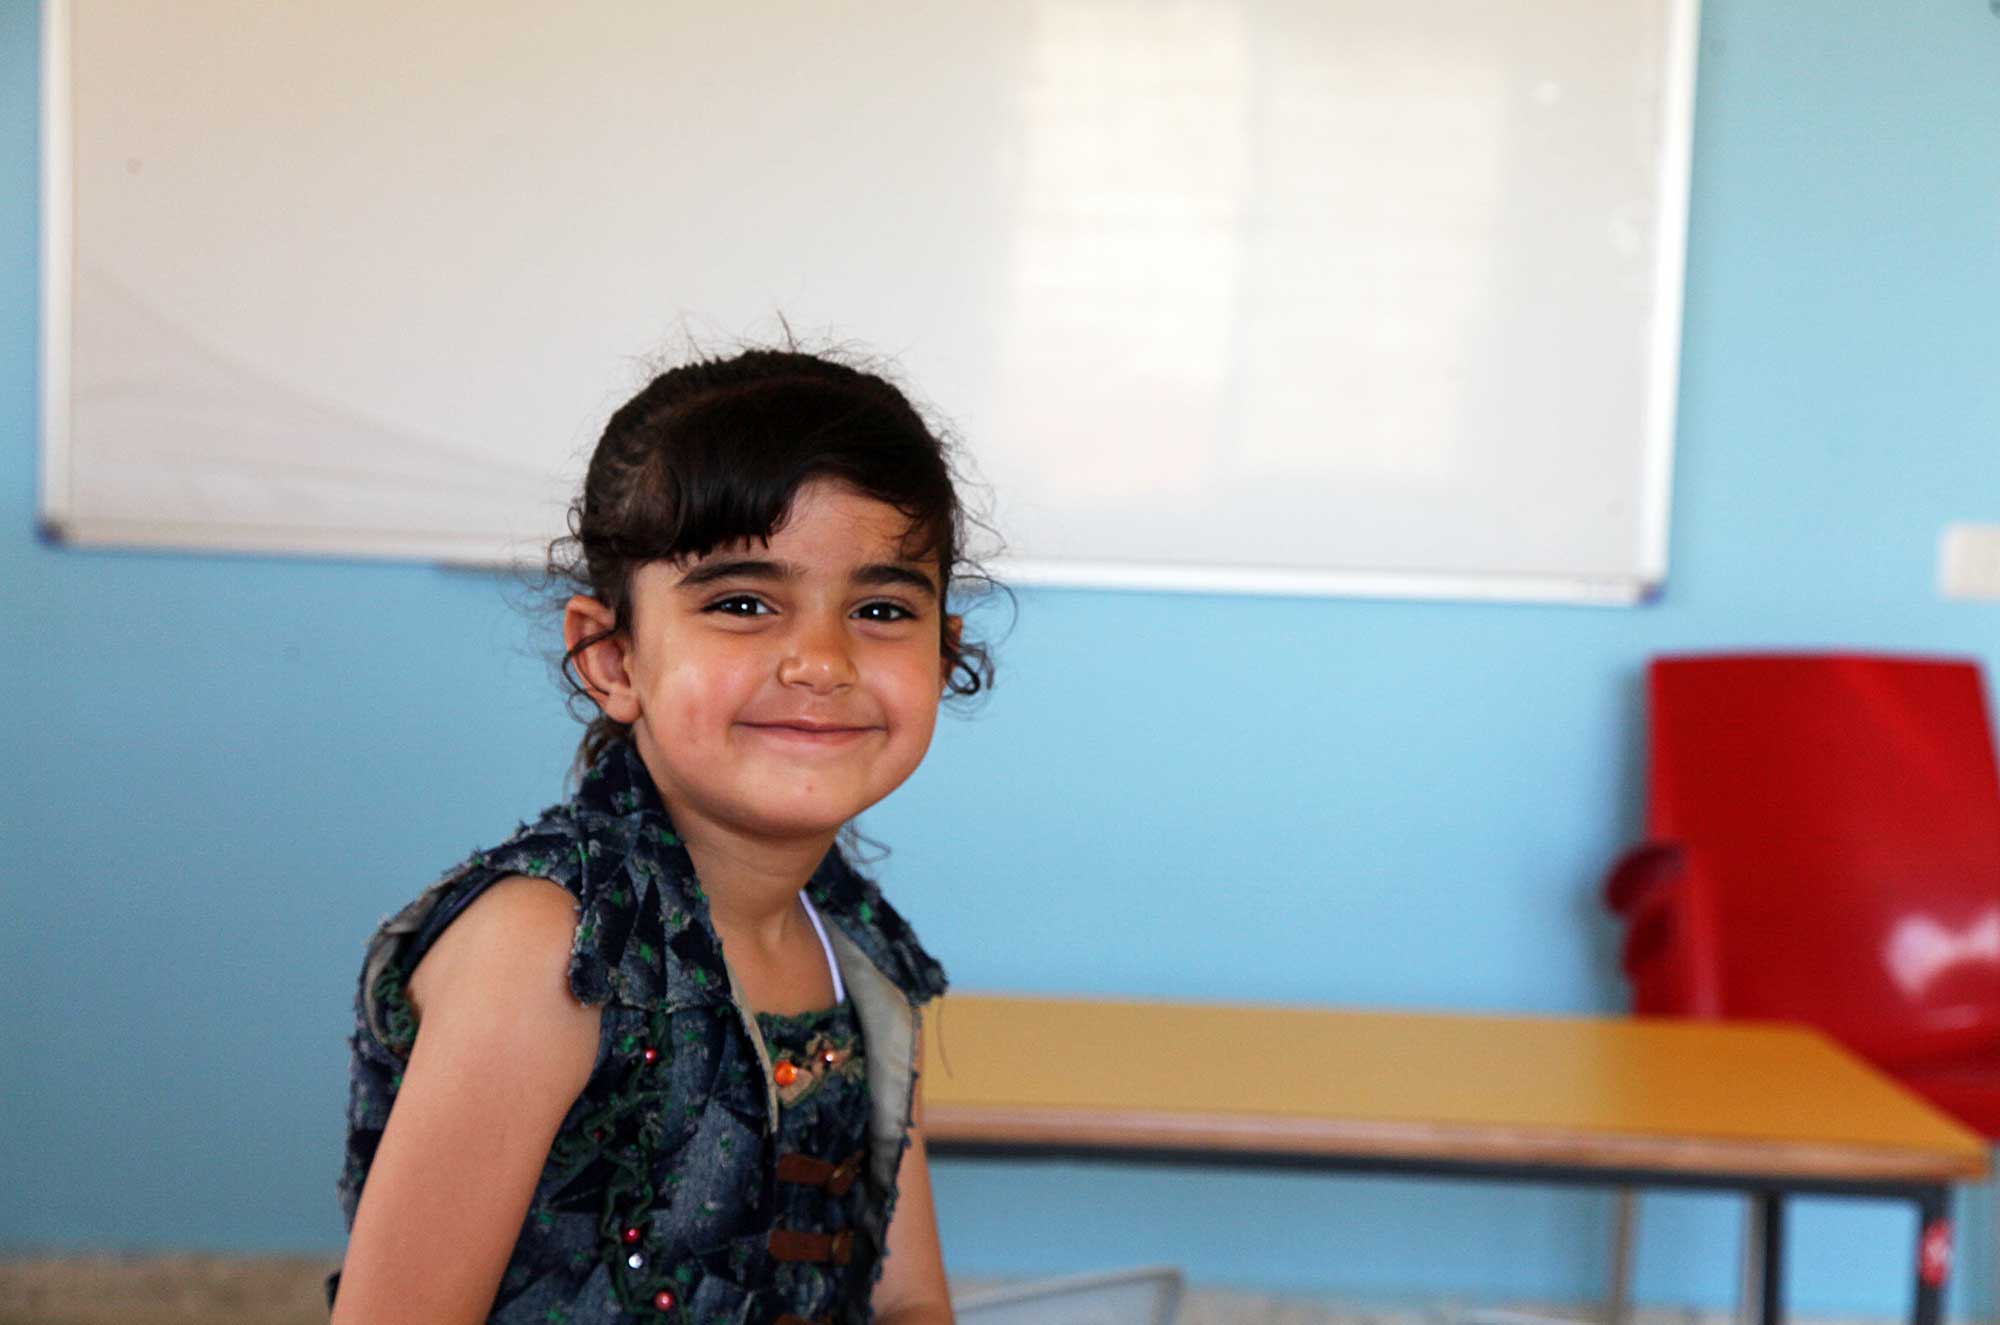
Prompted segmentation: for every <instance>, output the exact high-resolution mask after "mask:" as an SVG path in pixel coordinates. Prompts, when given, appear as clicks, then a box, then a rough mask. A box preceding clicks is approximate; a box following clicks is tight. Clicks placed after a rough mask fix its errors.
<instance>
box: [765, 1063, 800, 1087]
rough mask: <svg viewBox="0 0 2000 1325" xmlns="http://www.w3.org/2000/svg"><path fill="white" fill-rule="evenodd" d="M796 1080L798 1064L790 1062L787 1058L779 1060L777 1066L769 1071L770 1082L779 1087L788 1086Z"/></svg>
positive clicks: (797, 1077)
mask: <svg viewBox="0 0 2000 1325" xmlns="http://www.w3.org/2000/svg"><path fill="white" fill-rule="evenodd" d="M798 1079H799V1069H798V1064H796V1063H794V1062H792V1060H791V1059H789V1058H781V1059H779V1060H778V1065H777V1066H776V1067H774V1068H772V1069H771V1080H773V1081H775V1082H777V1083H778V1084H779V1085H781V1086H789V1085H791V1084H792V1083H793V1082H794V1081H797V1080H798Z"/></svg>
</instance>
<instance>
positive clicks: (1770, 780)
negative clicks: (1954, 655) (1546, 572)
mask: <svg viewBox="0 0 2000 1325" xmlns="http://www.w3.org/2000/svg"><path fill="white" fill-rule="evenodd" d="M1650 682H1651V685H1650V689H1651V704H1652V722H1651V727H1652V751H1651V760H1650V774H1651V798H1650V805H1649V811H1648V829H1649V835H1650V836H1651V837H1652V838H1653V839H1654V840H1656V841H1663V842H1677V843H1679V844H1681V845H1682V846H1683V848H1684V849H1685V853H1686V854H1685V858H1684V859H1685V874H1684V878H1683V884H1682V886H1684V887H1686V888H1688V889H1689V890H1690V891H1691V893H1692V894H1693V895H1692V896H1691V898H1690V899H1689V904H1690V907H1691V908H1692V909H1693V911H1694V912H1695V913H1696V914H1698V915H1699V916H1700V918H1701V923H1702V924H1704V925H1712V926H1713V929H1714V933H1713V935H1712V942H1713V945H1714V948H1713V960H1715V961H1716V962H1718V964H1719V970H1718V971H1717V977H1718V979H1719V983H1720V1002H1721V1011H1722V1012H1723V1013H1724V1015H1727V1016H1732V1017H1782V1018H1788V1019H1795V1020H1802V1021H1807V1022H1811V1023H1813V1024H1815V1025H1818V1026H1820V1027H1822V1028H1823V1029H1825V1030H1827V1031H1829V1032H1831V1033H1832V1034H1834V1035H1835V1036H1836V1037H1838V1038H1840V1039H1842V1040H1844V1041H1845V1042H1846V1043H1848V1044H1849V1045H1850V1046H1852V1047H1853V1048H1855V1049H1857V1050H1859V1051H1860V1052H1862V1053H1864V1054H1866V1055H1867V1056H1869V1057H1871V1058H1874V1059H1876V1060H1877V1061H1879V1062H1898V1061H1902V1062H1907V1061H1911V1060H1914V1059H1920V1058H1923V1057H1925V1056H1927V1055H1932V1054H1937V1053H1944V1052H1949V1051H1951V1050H1954V1049H1958V1048H1962V1047H1964V1046H1966V1045H1968V1044H1971V1043H1976V1042H1980V1041H1993V1040H1996V1039H2000V775H1996V772H1995V765H1994V752H1993V738H1992V734H1991V731H1990V729H1989V726H1988V721H1987V711H1986V701H1985V696H1984V693H1983V690H1982V687H1981V684H1980V679H1979V672H1978V668H1977V667H1976V666H1975V665H1974V664H1972V663H1969V662H1957V661H1943V660H1934V659H1916V658H1893V657H1882V656H1865V655H1852V654H1844V655H1776V654H1767V655H1733V656H1705V657H1674V658H1663V659H1660V660H1658V661H1656V662H1655V663H1654V664H1653V666H1652V669H1651V673H1650Z"/></svg>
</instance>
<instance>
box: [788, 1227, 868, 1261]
mask: <svg viewBox="0 0 2000 1325" xmlns="http://www.w3.org/2000/svg"><path fill="white" fill-rule="evenodd" d="M766 1245H767V1246H769V1248H770V1249H771V1257H772V1259H773V1260H780V1261H824V1262H829V1263H831V1264H834V1265H845V1264H847V1262H848V1260H849V1259H850V1258H851V1257H852V1256H853V1255H854V1232H853V1230H851V1229H845V1228H843V1229H841V1230H840V1232H838V1233H833V1234H827V1233H806V1232H803V1231H801V1230H799V1229H795V1228H774V1229H772V1230H771V1237H770V1240H769V1241H768V1242H767V1243H766Z"/></svg>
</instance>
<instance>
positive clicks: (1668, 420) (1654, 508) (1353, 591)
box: [40, 0, 1701, 607]
mask: <svg viewBox="0 0 2000 1325" xmlns="http://www.w3.org/2000/svg"><path fill="white" fill-rule="evenodd" d="M1667 13H1668V34H1667V50H1666V61H1665V66H1664V70H1663V79H1662V86H1661V144H1660V162H1659V168H1660V175H1659V179H1658V185H1659V199H1660V206H1659V208H1658V210H1657V212H1656V213H1655V233H1654V236H1653V239H1654V248H1653V252H1654V264H1653V292H1654V302H1653V326H1652V335H1651V338H1650V350H1651V358H1650V362H1649V364H1648V370H1647V379H1648V385H1649V388H1650V392H1651V398H1650V400H1649V402H1648V405H1649V408H1648V411H1647V420H1646V435H1645V437H1644V438H1643V439H1642V443H1641V447H1642V451H1641V455H1642V461H1643V463H1642V471H1643V483H1642V492H1641V501H1642V502H1643V506H1642V509H1641V511H1640V523H1641V531H1640V537H1641V540H1642V547H1641V549H1640V555H1641V565H1642V570H1641V573H1640V574H1639V575H1638V576H1636V577H1617V578H1603V577H1580V576H1563V575H1546V574H1532V573H1522V574H1509V573H1496V574H1491V575H1477V574H1464V573H1454V574H1440V573H1435V572H1422V571H1383V570H1299V569H1288V568H1284V567H1215V566H1197V565H1159V564H1137V563H1134V564H1118V563H1110V562H1092V561H1078V562H1060V561H1041V560H1029V559H1023V560H1019V561H1013V560H1005V559H1003V560H1000V561H998V562H996V563H995V567H994V569H995V571H996V573H998V574H999V575H1001V576H1003V577H1004V578H1006V579H1008V580H1010V581H1011V582H1013V583H1016V584H1021V585H1036V586H1046V587H1052V588H1073V589H1125V590H1141V591H1145V590H1165V591H1169V592H1181V593H1227V594H1253V595H1287V596H1303V597H1333V598H1378V599H1412V600H1422V601H1472V602H1523V603H1568V604H1576V605H1581V606H1600V607H1601V606H1633V605H1639V604H1645V603H1650V602H1654V601H1657V600H1658V599H1659V598H1660V597H1661V596H1662V594H1663V592H1664V589H1665V584H1666V577H1667V565H1668V546H1669V542H1670V530H1671V524H1672V510H1673V493H1672V488H1673V467H1674V435H1675V429H1676V427H1677V426H1678V417H1679V392H1680V349H1681V332H1682V326H1683V319H1684V312H1685V303H1686V277H1687V229H1688V205H1689V194H1690V187H1691V176H1692V169H1693V155H1694V151H1693V145H1694V107H1695V88H1696V81H1697V64H1698V55H1699V51H1700V37H1701V0H1669V3H1668V8H1667ZM42 14H43V18H42V24H43V27H42V135H41V146H42V170H41V179H42V207H41V211H42V236H41V241H42V242H41V258H42V272H41V276H42V327H41V334H42V353H41V364H42V421H41V423H42V426H41V432H42V464H41V494H40V516H41V521H42V527H43V531H44V533H45V535H46V536H48V537H50V538H52V539H55V540H58V541H61V542H65V543H73V544H78V545H85V546H106V547H112V546H116V547H134V546H137V547H145V548H152V549H158V550H162V551H172V550H180V551H202V552H237V553H249V554H263V555H306V556H328V555H331V556H336V557H342V558H351V559H355V560H378V559H409V560H434V561H438V562H441V563H444V564H446V565H453V566H478V565H484V566H493V565H495V564H496V563H495V561H494V559H493V558H492V557H491V555H490V552H487V551H485V550H483V549H486V548H489V547H490V544H479V545H477V546H475V545H474V544H472V543H471V542H469V541H467V540H464V539H458V538H450V537H440V536H438V535H436V534H430V533H425V532H422V531H415V530H412V531H410V532H409V533H408V534H406V535H402V536H391V537H388V538H380V537H379V536H378V539H377V541H376V542H375V544H374V545H372V546H370V547H367V548H358V547H356V546H354V545H353V544H352V543H351V542H346V541H343V539H344V531H337V530H315V529H299V528H292V529H287V530H284V531H273V530H268V529H264V528H262V527H253V526H247V525H246V526H234V527H231V526H226V525H202V526H193V525H186V524H180V523H174V522H160V523H139V522H132V521H119V520H98V521H84V522H78V521H77V520H75V518H74V517H73V515H72V502H71V496H70V482H69V476H70V459H71V435H70V423H71V412H70V408H71V391H70V386H71V355H72V348H73V341H72V334H71V327H72V322H71V315H72V309H73V294H74V292H73V276H74V261H75V245H74V234H75V231H74V201H75V194H74V186H73V178H72V157H73V151H74V140H73V134H72V120H73V101H72V68H71V65H72V56H73V52H72V49H71V0H44V4H43V10H42ZM552 536H553V535H552ZM519 551H520V550H519V549H517V555H515V556H513V557H510V558H506V559H505V564H511V565H513V566H519V565H522V564H525V563H526V562H527V561H528V558H525V557H522V556H520V555H518V552H519Z"/></svg>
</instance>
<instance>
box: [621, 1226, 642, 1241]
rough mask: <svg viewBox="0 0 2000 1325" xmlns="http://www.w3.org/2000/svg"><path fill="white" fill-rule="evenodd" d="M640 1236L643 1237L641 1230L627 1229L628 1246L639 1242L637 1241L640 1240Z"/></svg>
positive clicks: (626, 1239)
mask: <svg viewBox="0 0 2000 1325" xmlns="http://www.w3.org/2000/svg"><path fill="white" fill-rule="evenodd" d="M640 1236H641V1234H640V1232H639V1230H638V1229H636V1228H628V1229H626V1230H625V1241H626V1244H627V1245H630V1244H631V1243H634V1242H637V1241H638V1240H639V1238H640Z"/></svg>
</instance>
